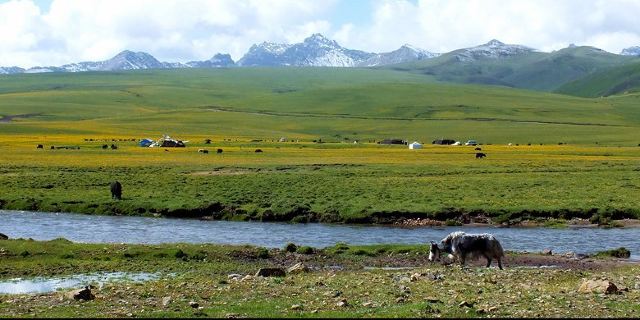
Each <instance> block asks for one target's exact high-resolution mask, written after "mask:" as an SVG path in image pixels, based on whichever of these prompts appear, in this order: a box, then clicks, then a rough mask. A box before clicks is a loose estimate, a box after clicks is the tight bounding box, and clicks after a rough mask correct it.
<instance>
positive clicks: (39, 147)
mask: <svg viewBox="0 0 640 320" xmlns="http://www.w3.org/2000/svg"><path fill="white" fill-rule="evenodd" d="M36 149H44V146H43V145H41V144H39V145H37V146H36Z"/></svg>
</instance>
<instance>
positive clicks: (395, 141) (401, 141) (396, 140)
mask: <svg viewBox="0 0 640 320" xmlns="http://www.w3.org/2000/svg"><path fill="white" fill-rule="evenodd" d="M378 144H404V145H406V144H407V142H406V141H404V140H402V139H384V140H382V141H379V142H378Z"/></svg>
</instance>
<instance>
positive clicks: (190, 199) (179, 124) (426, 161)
mask: <svg viewBox="0 0 640 320" xmlns="http://www.w3.org/2000/svg"><path fill="white" fill-rule="evenodd" d="M0 83H2V85H1V86H0V88H2V89H0V115H3V116H7V115H24V114H32V115H34V116H32V117H28V118H15V119H14V120H13V121H11V122H8V123H0V160H2V163H3V167H2V168H1V169H0V171H1V172H0V185H1V187H0V191H1V192H0V207H2V208H5V209H23V210H24V209H26V210H46V211H70V212H84V213H92V214H132V215H133V214H136V215H164V216H179V217H185V216H202V215H210V214H213V215H214V216H215V218H220V219H237V220H246V219H252V220H287V221H290V220H293V221H296V222H308V221H326V222H392V220H393V219H397V218H401V217H406V216H419V217H433V218H437V219H439V220H442V221H446V220H451V223H455V221H454V220H456V219H458V218H459V217H460V216H461V215H463V214H469V213H472V214H479V213H483V214H485V215H488V216H491V217H494V218H497V219H498V220H499V221H509V220H517V219H521V218H522V219H528V218H532V219H534V218H537V217H552V218H561V219H562V218H571V217H574V216H580V217H586V218H589V217H591V216H592V215H593V214H594V213H599V212H600V213H606V214H608V215H611V216H624V217H637V216H638V208H640V204H639V203H638V199H637V197H636V196H635V193H637V188H638V185H637V183H636V182H635V181H637V180H638V179H637V177H638V174H640V172H639V171H637V168H638V165H639V162H640V160H639V158H640V148H638V143H640V108H638V104H637V100H638V96H636V95H627V96H616V97H610V98H603V99H587V98H576V97H570V96H564V95H558V94H551V93H540V92H533V91H526V90H516V89H509V88H503V87H491V86H479V85H459V84H445V83H438V82H435V81H434V80H433V79H432V78H430V77H425V76H423V75H418V74H411V73H407V72H399V71H390V70H369V69H343V68H246V69H245V68H238V69H215V70H207V69H194V70H146V71H136V72H121V73H78V74H38V75H33V74H23V75H14V76H10V77H9V76H1V77H0ZM163 133H166V134H170V135H171V136H173V137H176V138H180V139H183V140H189V142H188V143H187V145H188V147H187V148H185V149H171V150H169V151H164V150H163V148H156V149H149V148H138V147H136V146H135V142H132V141H127V142H124V141H119V140H122V139H134V140H135V139H140V138H145V137H150V138H158V137H160V135H161V134H163ZM280 137H287V138H288V139H289V140H290V141H296V142H286V143H278V142H277V141H278V139H279V138H280ZM206 138H210V139H212V140H213V144H212V145H205V144H204V143H203V141H204V139H206ZM385 138H403V139H406V140H410V141H413V140H417V141H421V142H423V143H426V144H427V148H425V149H423V150H418V151H409V150H407V149H406V148H405V147H404V146H382V145H377V144H375V143H374V141H380V140H382V139H385ZM438 138H454V139H458V140H461V141H466V140H468V139H475V140H478V141H479V142H480V143H481V144H482V149H483V152H486V153H487V154H488V157H487V159H483V160H476V159H475V158H474V156H473V153H474V152H475V151H474V150H473V149H472V148H469V147H432V146H430V145H429V142H430V141H432V140H435V139H438ZM114 140H115V141H114ZM256 140H257V141H256ZM314 140H315V141H320V140H321V141H322V142H326V143H322V144H320V143H313V142H312V141H314ZM353 141H359V143H358V144H353ZM105 143H106V144H111V143H115V144H118V145H119V146H120V148H119V149H118V150H103V149H102V148H101V146H102V145H103V144H105ZM508 143H512V146H511V147H508V146H507V144H508ZM36 144H44V145H45V149H44V150H36V149H35V145H36ZM52 145H56V146H79V147H80V148H81V149H80V150H50V149H49V147H50V146H52ZM199 148H209V149H210V151H215V150H216V149H217V148H222V149H224V153H223V154H220V155H218V154H215V153H214V152H211V153H210V154H208V155H203V154H200V153H197V152H196V151H197V149H199ZM255 149H262V150H263V151H264V152H263V153H260V154H258V153H255V152H254V151H255ZM116 179H117V180H120V181H121V182H122V183H123V186H124V197H125V199H124V201H120V202H115V201H112V200H111V198H110V195H109V193H108V188H107V186H108V184H109V182H110V181H113V180H116Z"/></svg>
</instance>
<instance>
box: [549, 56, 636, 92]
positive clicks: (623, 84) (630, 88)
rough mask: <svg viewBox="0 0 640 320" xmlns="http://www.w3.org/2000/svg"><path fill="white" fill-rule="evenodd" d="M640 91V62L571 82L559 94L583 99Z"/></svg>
mask: <svg viewBox="0 0 640 320" xmlns="http://www.w3.org/2000/svg"><path fill="white" fill-rule="evenodd" d="M639 91H640V62H637V63H634V64H629V65H624V66H620V67H615V68H611V69H608V70H605V71H601V72H596V73H594V74H591V75H588V76H586V77H584V78H582V79H579V80H576V81H573V82H569V83H567V84H565V85H563V86H561V87H560V88H558V90H556V92H558V93H563V94H570V95H576V96H582V97H603V96H604V97H606V96H611V95H616V94H624V93H632V92H639Z"/></svg>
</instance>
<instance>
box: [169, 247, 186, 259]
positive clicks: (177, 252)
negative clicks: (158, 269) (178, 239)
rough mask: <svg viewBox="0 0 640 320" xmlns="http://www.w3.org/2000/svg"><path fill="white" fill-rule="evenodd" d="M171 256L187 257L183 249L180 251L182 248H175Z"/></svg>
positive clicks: (177, 257)
mask: <svg viewBox="0 0 640 320" xmlns="http://www.w3.org/2000/svg"><path fill="white" fill-rule="evenodd" d="M173 256H174V257H176V259H182V260H185V259H186V258H187V257H189V255H188V254H186V253H185V252H184V251H182V249H178V250H176V252H175V253H174V254H173Z"/></svg>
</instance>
